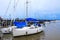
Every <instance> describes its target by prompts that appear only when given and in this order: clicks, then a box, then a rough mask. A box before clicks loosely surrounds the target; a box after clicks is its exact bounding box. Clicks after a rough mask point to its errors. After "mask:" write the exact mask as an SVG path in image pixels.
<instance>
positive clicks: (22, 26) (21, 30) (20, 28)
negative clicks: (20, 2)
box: [4, 0, 44, 37]
mask: <svg viewBox="0 0 60 40" xmlns="http://www.w3.org/2000/svg"><path fill="white" fill-rule="evenodd" d="M27 5H28V0H27V1H26V16H27V17H28V15H27V14H28V6H27ZM14 8H15V6H14ZM27 17H26V21H25V22H16V21H14V26H12V27H8V28H6V30H7V31H11V32H12V34H13V36H14V37H15V36H22V35H30V34H35V33H39V32H41V31H43V30H44V27H43V25H42V24H38V23H37V22H39V21H38V20H37V19H34V18H27ZM28 22H33V24H32V25H30V26H27V25H28ZM4 33H5V32H4ZM6 33H8V32H6Z"/></svg>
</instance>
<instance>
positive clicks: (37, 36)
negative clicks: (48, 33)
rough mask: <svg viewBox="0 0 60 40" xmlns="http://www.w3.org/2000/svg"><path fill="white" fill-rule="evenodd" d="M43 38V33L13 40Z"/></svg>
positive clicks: (37, 39)
mask: <svg viewBox="0 0 60 40" xmlns="http://www.w3.org/2000/svg"><path fill="white" fill-rule="evenodd" d="M44 36H45V33H44V32H41V33H38V34H34V35H28V36H22V37H15V38H14V40H41V39H44Z"/></svg>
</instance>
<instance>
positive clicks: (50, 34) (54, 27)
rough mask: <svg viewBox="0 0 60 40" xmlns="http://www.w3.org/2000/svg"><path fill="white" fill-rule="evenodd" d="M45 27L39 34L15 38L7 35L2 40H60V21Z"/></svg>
mask: <svg viewBox="0 0 60 40" xmlns="http://www.w3.org/2000/svg"><path fill="white" fill-rule="evenodd" d="M45 26H46V27H45V29H44V31H43V32H41V33H38V34H34V35H29V36H20V37H15V38H14V37H12V35H11V34H9V35H8V34H5V35H4V36H3V38H2V40H60V21H55V22H50V23H45Z"/></svg>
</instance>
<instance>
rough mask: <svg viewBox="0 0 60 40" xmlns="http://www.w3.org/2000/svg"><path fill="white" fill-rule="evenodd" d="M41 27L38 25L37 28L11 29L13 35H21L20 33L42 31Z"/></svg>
mask: <svg viewBox="0 0 60 40" xmlns="http://www.w3.org/2000/svg"><path fill="white" fill-rule="evenodd" d="M43 29H44V28H43V27H38V28H33V29H30V28H26V29H24V28H23V29H13V36H22V35H29V34H35V33H38V32H41V31H43Z"/></svg>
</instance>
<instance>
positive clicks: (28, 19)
mask: <svg viewBox="0 0 60 40" xmlns="http://www.w3.org/2000/svg"><path fill="white" fill-rule="evenodd" d="M26 21H33V22H34V21H38V20H37V19H34V18H26Z"/></svg>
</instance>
